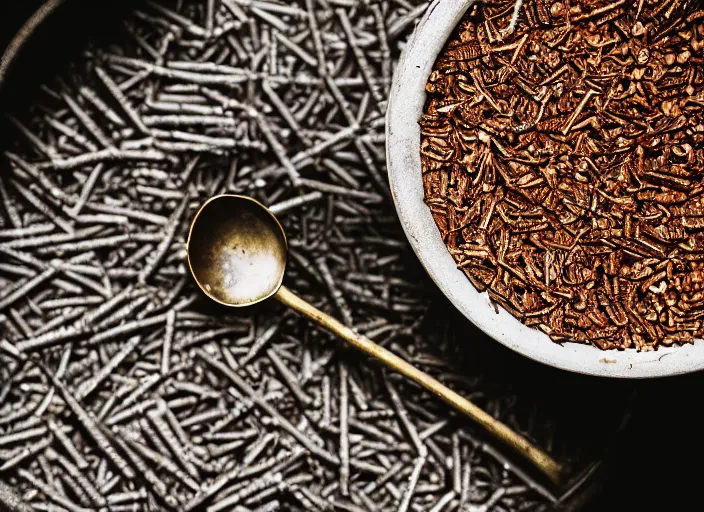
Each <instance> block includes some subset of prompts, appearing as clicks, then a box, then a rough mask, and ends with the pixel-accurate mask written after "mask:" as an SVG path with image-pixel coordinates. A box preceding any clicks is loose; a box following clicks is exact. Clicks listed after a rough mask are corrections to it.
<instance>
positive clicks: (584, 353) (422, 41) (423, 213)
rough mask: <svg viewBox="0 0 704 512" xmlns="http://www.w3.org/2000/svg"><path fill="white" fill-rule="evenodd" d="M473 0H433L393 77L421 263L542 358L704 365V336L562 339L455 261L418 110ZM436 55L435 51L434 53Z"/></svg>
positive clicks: (583, 368)
mask: <svg viewBox="0 0 704 512" xmlns="http://www.w3.org/2000/svg"><path fill="white" fill-rule="evenodd" d="M475 1H476V0H435V1H434V2H433V3H432V4H431V5H430V7H429V8H428V10H427V11H426V12H425V15H424V16H423V17H422V19H421V20H420V22H419V23H418V25H417V27H416V29H415V31H414V33H413V35H412V36H411V38H410V39H409V42H408V44H407V46H406V48H405V50H404V52H403V55H402V57H401V60H400V62H399V65H398V67H397V69H396V72H395V74H394V77H393V81H392V86H391V93H390V96H389V102H388V109H387V117H386V158H387V166H388V173H389V183H390V186H391V193H392V197H393V200H394V203H395V205H396V211H397V213H398V216H399V219H400V222H401V225H402V226H403V230H404V232H405V233H406V236H407V238H408V240H409V242H410V244H411V246H412V247H413V250H414V251H415V253H416V255H417V257H418V259H419V260H420V262H421V264H422V265H423V267H425V269H426V271H427V272H428V274H429V275H430V277H431V278H432V279H433V281H434V282H435V283H436V284H437V286H438V287H439V288H440V290H442V292H443V293H444V294H445V295H446V296H447V298H448V299H449V300H450V301H451V302H452V303H453V304H454V306H455V307H456V308H457V309H459V310H460V312H462V313H463V314H464V315H465V316H466V317H467V318H468V319H469V320H470V321H471V322H472V323H473V324H474V325H475V326H476V327H478V328H479V329H481V330H482V331H483V332H484V333H485V334H487V335H488V336H489V337H491V338H493V339H495V340H496V341H498V342H500V343H502V344H503V345H505V346H506V347H508V348H510V349H512V350H514V351H516V352H518V353H520V354H522V355H524V356H526V357H528V358H530V359H532V360H534V361H538V362H541V363H543V364H546V365H549V366H554V367H556V368H560V369H563V370H567V371H570V372H575V373H582V374H586V375H595V376H602V377H615V378H634V379H635V378H638V379H641V378H653V377H664V376H671V375H680V374H685V373H690V372H694V371H698V370H701V369H704V341H702V340H697V341H696V342H695V343H694V344H693V345H685V346H682V347H661V348H659V350H657V351H656V352H638V351H636V350H635V349H626V350H620V351H617V350H609V351H602V350H600V349H598V348H596V347H594V346H591V345H584V344H579V343H565V344H562V345H560V344H557V343H554V342H552V341H551V340H550V338H549V337H548V336H547V335H546V334H544V333H542V332H541V331H539V330H537V329H533V328H530V327H527V326H525V325H523V324H522V323H521V322H519V321H518V320H517V319H516V318H514V317H513V316H512V315H510V314H509V313H508V312H507V311H505V310H503V309H501V308H499V312H498V313H496V311H495V309H494V306H493V304H492V303H491V302H490V301H489V298H488V294H487V293H486V292H484V293H479V292H478V291H477V290H476V289H475V288H474V286H473V285H472V284H471V282H470V281H469V279H467V278H466V277H465V275H464V274H463V273H462V272H461V271H460V270H458V269H457V266H456V264H455V262H454V260H453V258H452V256H451V255H450V253H449V251H448V250H447V248H446V246H445V244H444V243H443V241H442V238H441V236H440V232H439V230H438V228H437V226H436V224H435V221H434V219H433V217H432V215H431V213H430V209H429V208H428V207H427V206H426V205H425V203H424V201H423V197H424V192H423V181H422V179H421V161H420V150H419V149H420V127H419V125H418V119H419V118H420V116H421V114H422V111H423V106H424V104H425V100H426V94H425V84H426V82H427V79H428V76H429V75H430V72H431V71H432V67H433V65H434V63H435V57H436V56H437V55H438V54H439V53H440V51H441V50H442V48H443V47H444V46H445V42H446V41H447V39H448V37H449V36H450V35H451V33H452V31H453V30H454V29H455V27H456V26H457V24H458V23H459V21H460V20H461V18H462V17H463V16H464V14H465V12H466V11H467V10H468V9H469V8H470V7H471V6H472V5H473V4H474V3H475ZM429 56H432V58H429Z"/></svg>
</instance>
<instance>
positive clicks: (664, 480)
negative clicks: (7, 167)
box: [0, 0, 704, 512]
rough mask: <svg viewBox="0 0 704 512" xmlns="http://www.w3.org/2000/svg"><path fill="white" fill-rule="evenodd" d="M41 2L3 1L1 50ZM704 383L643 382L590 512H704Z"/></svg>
mask: <svg viewBox="0 0 704 512" xmlns="http://www.w3.org/2000/svg"><path fill="white" fill-rule="evenodd" d="M40 3H41V2H40V0H0V48H3V49H4V48H5V46H6V45H7V43H8V42H9V39H10V38H11V37H12V36H13V35H14V33H15V32H16V30H17V29H18V28H19V27H20V26H21V24H22V23H23V22H24V20H26V19H27V18H28V17H29V16H30V15H31V13H32V12H33V10H34V9H36V7H37V6H38V5H40ZM106 3H110V2H106ZM703 384H704V377H702V375H700V374H697V375H689V376H684V377H676V378H669V379H659V380H652V381H642V382H639V383H637V385H636V387H637V390H638V398H637V400H636V405H635V409H634V411H633V416H632V420H631V423H630V426H629V428H628V430H627V432H626V434H625V435H624V436H623V438H622V439H621V441H620V442H619V443H618V446H617V447H616V448H615V449H614V451H613V453H611V456H610V460H609V466H610V467H609V474H608V481H607V482H606V485H605V487H604V489H602V491H601V492H599V493H598V495H597V497H596V499H595V500H594V501H593V502H592V503H591V504H590V505H589V506H588V507H587V509H586V512H603V511H611V510H614V511H615V510H624V511H631V510H633V511H650V510H652V511H674V510H678V511H679V510H702V509H704V499H703V498H702V494H703V492H704V491H703V487H704V481H703V480H702V478H703V477H704V470H702V469H701V466H699V463H700V461H701V460H702V459H703V458H704V441H703V440H702V426H703V425H704V422H703V421H702V420H701V418H702V414H701V409H702V407H704V399H703V398H702V397H700V396H699V393H700V392H701V389H702V387H704V386H703ZM555 385H559V383H555ZM614 385H617V383H614ZM601 392H603V390H601Z"/></svg>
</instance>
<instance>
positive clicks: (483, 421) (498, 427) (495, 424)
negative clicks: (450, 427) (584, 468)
mask: <svg viewBox="0 0 704 512" xmlns="http://www.w3.org/2000/svg"><path fill="white" fill-rule="evenodd" d="M276 298H277V299H278V300H279V301H280V302H281V303H283V304H285V305H287V306H289V307H291V308H293V309H294V310H296V311H297V312H298V313H300V314H302V315H303V316H306V317H308V318H309V319H311V320H313V321H314V322H316V323H317V324H319V325H320V326H322V327H324V328H325V329H327V330H328V331H330V332H331V333H333V334H336V335H337V336H339V337H340V338H342V339H343V340H345V341H346V342H348V343H349V344H350V345H353V346H354V347H356V348H358V349H359V350H361V351H362V352H365V353H366V354H368V355H370V356H371V357H373V358H374V359H376V360H377V361H381V362H382V363H384V364H385V365H386V366H388V367H390V368H392V369H394V370H395V371H397V372H398V373H400V374H402V375H405V376H406V377H408V378H409V379H411V380H412V381H413V382H415V383H416V384H418V385H420V386H422V387H424V388H425V389H427V390H428V391H430V392H431V393H433V394H435V395H436V396H438V397H440V398H442V399H443V400H444V401H445V402H447V403H448V404H450V405H451V406H452V407H454V408H455V409H457V410H459V411H461V412H463V413H464V414H466V415H467V416H469V417H470V418H472V419H473V420H474V421H475V422H477V423H479V425H481V426H482V427H484V428H485V429H486V430H488V431H489V432H490V433H491V434H493V435H494V436H495V437H497V438H498V439H500V440H501V441H503V442H504V443H506V444H507V445H508V446H510V447H511V448H513V449H514V450H516V451H517V452H518V453H519V454H521V455H522V456H523V457H525V458H526V459H528V460H529V461H530V462H531V463H532V464H533V465H534V466H535V467H536V468H538V469H539V470H540V471H542V472H543V473H544V474H545V475H547V477H548V478H549V479H550V480H552V481H553V482H554V483H558V482H559V481H560V476H561V473H562V467H561V466H560V464H559V463H558V462H557V461H555V460H554V459H553V458H552V457H550V455H548V454H547V453H545V452H544V451H542V450H541V449H540V448H538V447H536V446H534V445H532V444H531V443H530V441H528V440H527V439H526V438H524V437H523V436H521V435H519V434H517V433H516V432H514V431H513V430H511V429H510V428H509V427H507V426H506V425H504V424H503V423H501V422H500V421H498V420H496V419H495V418H494V417H493V416H491V415H490V414H487V413H486V412H485V411H483V410H482V409H480V408H479V407H477V406H476V405H475V404H473V403H472V402H470V401H469V400H467V399H466V398H464V397H463V396H460V395H458V394H457V393H455V392H454V391H452V390H451V389H450V388H448V387H447V386H445V385H443V384H441V383H440V382H439V381H437V380H436V379H434V378H433V377H431V376H430V375H428V374H427V373H425V372H423V371H421V370H419V369H418V368H416V367H415V366H413V365H412V364H410V363H408V362H406V361H404V360H403V359H401V358H400V357H398V356H397V355H396V354H394V353H393V352H390V351H388V350H387V349H385V348H384V347H382V346H381V345H378V344H376V343H374V342H373V341H372V340H370V339H369V338H367V337H366V336H362V335H361V334H357V333H356V332H354V331H353V330H352V329H350V328H348V327H346V326H345V325H344V324H342V323H341V322H339V321H337V320H335V319H334V318H333V317H331V316H330V315H327V314H326V313H323V312H322V311H320V310H319V309H317V308H316V307H315V306H313V305H312V304H309V303H308V302H306V301H304V300H303V299H301V298H300V297H298V296H297V295H296V294H294V293H293V292H292V291H291V290H289V289H288V288H286V287H284V286H282V287H281V288H280V289H279V291H278V292H277V293H276Z"/></svg>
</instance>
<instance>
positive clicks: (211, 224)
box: [188, 195, 288, 307]
mask: <svg viewBox="0 0 704 512" xmlns="http://www.w3.org/2000/svg"><path fill="white" fill-rule="evenodd" d="M287 253H288V243H287V241H286V234H285V233H284V229H283V227H282V226H281V224H279V221H278V220H276V217H274V215H273V214H272V213H271V212H270V211H269V210H268V209H267V208H266V207H265V206H264V205H262V204H261V203H259V202H258V201H255V200H254V199H252V198H249V197H245V196H238V195H220V196H216V197H213V198H211V199H210V200H208V201H207V202H206V203H205V204H204V205H203V206H202V207H201V208H200V210H199V211H198V213H197V214H196V217H195V219H194V220H193V223H192V224H191V231H190V233H189V236H188V265H189V266H190V269H191V273H192V274H193V277H194V278H195V280H196V282H197V284H198V286H199V287H200V289H201V290H203V292H204V293H205V294H206V295H208V297H210V298H211V299H213V300H214V301H216V302H218V303H220V304H223V305H225V306H230V307H245V306H251V305H253V304H256V303H258V302H261V301H264V300H266V299H268V298H269V297H272V296H273V295H274V294H276V292H277V291H278V290H279V288H281V283H282V282H283V278H284V272H285V271H286V262H287Z"/></svg>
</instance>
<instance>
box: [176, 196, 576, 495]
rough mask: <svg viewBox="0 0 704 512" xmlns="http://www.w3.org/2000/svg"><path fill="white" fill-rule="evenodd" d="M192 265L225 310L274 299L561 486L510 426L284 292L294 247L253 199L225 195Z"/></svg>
mask: <svg viewBox="0 0 704 512" xmlns="http://www.w3.org/2000/svg"><path fill="white" fill-rule="evenodd" d="M187 252H188V266H189V268H190V270H191V274H193V277H194V278H195V280H196V283H197V284H198V286H199V287H200V289H201V290H203V292H204V293H205V294H206V295H207V296H208V297H210V298H211V299H212V300H214V301H215V302H217V303H219V304H223V305H225V306H230V307H244V306H251V305H253V304H256V303H258V302H262V301H264V300H266V299H268V298H270V297H272V296H273V297H275V298H276V299H277V300H279V301H280V302H282V303H283V304H285V305H287V306H289V307H291V308H293V309H294V310H296V311H297V312H298V313H300V314H302V315H303V316H306V317H308V318H309V319H311V320H313V321H314V322H316V323H318V324H319V325H320V326H322V327H324V328H325V329H327V330H328V331H330V332H332V333H333V334H336V335H337V336H339V337H340V338H342V339H343V340H345V341H346V342H348V343H349V344H351V345H353V346H354V347H356V348H358V349H360V350H361V351H362V352H365V353H366V354H368V355H370V356H371V357H373V358H374V359H376V360H377V361H380V362H382V363H384V364H385V365H387V366H388V367H390V368H392V369H393V370H395V371H397V372H398V373H400V374H402V375H405V376H406V377H408V378H409V379H411V380H412V381H413V382H415V383H416V384H418V385H420V386H422V387H424V388H425V389H427V390H428V391H430V392H432V393H434V394H435V395H437V396H438V397H440V398H442V399H443V400H444V401H445V402H447V403H448V404H450V405H451V406H452V407H454V408H455V409H458V410H459V411H462V412H463V413H465V414H466V415H467V416H469V417H470V418H472V419H473V420H474V421H475V422H477V423H479V425H481V426H482V427H484V428H485V429H486V430H488V431H489V432H490V433H492V434H493V435H494V436H495V437H497V438H498V439H500V440H501V441H503V442H504V443H506V444H507V445H508V446H510V447H511V448H513V449H514V450H516V451H517V452H518V453H519V454H521V455H523V456H524V457H525V458H526V459H528V460H529V461H530V462H531V463H532V464H533V465H534V466H535V467H537V468H538V469H539V470H541V471H542V472H543V473H545V475H547V476H548V478H550V480H552V481H553V482H555V483H558V482H559V480H560V475H561V472H562V467H561V466H560V465H559V464H558V463H557V462H556V461H555V460H554V459H553V458H552V457H550V456H549V455H548V454H547V453H545V452H544V451H542V450H540V449H539V448H537V447H536V446H533V445H532V444H531V443H530V442H529V441H528V440H527V439H525V438H524V437H522V436H520V435H519V434H517V433H516V432H514V431H513V430H511V429H510V428H508V427H507V426H506V425H504V424H503V423H501V422H500V421H497V420H496V419H494V418H493V417H492V416H491V415H489V414H487V413H486V412H484V411H483V410H482V409H480V408H479V407H477V406H476V405H474V404H473V403H472V402H470V401H469V400H467V399H466V398H464V397H462V396H460V395H458V394H457V393H455V392H454V391H452V390H451V389H449V388H447V387H446V386H444V385H443V384H441V383H440V382H438V381H437V380H435V379H434V378H433V377H431V376H430V375H427V374H426V373H424V372H422V371H420V370H419V369H417V368H415V367H414V366H412V365H411V364H409V363H407V362H406V361H404V360H403V359H401V358H400V357H398V356H397V355H395V354H393V353H392V352H389V351H388V350H386V349H385V348H384V347H382V346H380V345H377V344H376V343H374V342H373V341H372V340H370V339H369V338H367V337H365V336H362V335H360V334H357V333H356V332H354V331H353V330H351V329H349V328H348V327H346V326H345V325H343V324H342V323H340V322H339V321H337V320H335V319H334V318H332V317H331V316H329V315H327V314H325V313H323V312H322V311H320V310H318V309H317V308H315V307H314V306H312V305H311V304H309V303H307V302H306V301H304V300H303V299H301V298H300V297H298V296H296V295H295V294H294V293H293V292H291V291H290V290H289V289H288V288H286V287H285V286H282V284H281V283H282V281H283V278H284V272H285V270H286V262H287V259H288V243H287V241H286V234H285V233H284V229H283V227H282V226H281V224H279V221H278V220H277V219H276V217H275V216H274V214H273V213H271V212H270V211H269V210H268V209H267V208H266V207H265V206H264V205H262V204H261V203H259V202H257V201H255V200H254V199H251V198H249V197H244V196H238V195H221V196H216V197H213V198H211V199H210V200H208V201H207V202H206V203H205V204H204V205H203V206H202V207H201V208H200V210H199V211H198V213H197V214H196V216H195V218H194V219H193V223H192V224H191V230H190V233H189V235H188V246H187Z"/></svg>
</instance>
